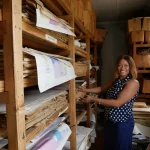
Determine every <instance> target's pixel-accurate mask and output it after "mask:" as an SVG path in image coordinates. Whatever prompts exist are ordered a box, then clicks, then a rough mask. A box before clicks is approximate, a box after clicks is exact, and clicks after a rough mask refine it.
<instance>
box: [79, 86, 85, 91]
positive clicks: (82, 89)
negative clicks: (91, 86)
mask: <svg viewBox="0 0 150 150" xmlns="http://www.w3.org/2000/svg"><path fill="white" fill-rule="evenodd" d="M77 90H78V91H80V92H86V88H85V87H83V86H79V87H78V88H77Z"/></svg>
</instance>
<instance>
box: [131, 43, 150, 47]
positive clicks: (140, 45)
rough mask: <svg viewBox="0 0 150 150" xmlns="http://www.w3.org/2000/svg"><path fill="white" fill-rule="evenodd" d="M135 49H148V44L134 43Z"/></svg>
mask: <svg viewBox="0 0 150 150" xmlns="http://www.w3.org/2000/svg"><path fill="white" fill-rule="evenodd" d="M133 45H134V46H135V47H150V44H149V43H148V44H136V43H134V44H133Z"/></svg>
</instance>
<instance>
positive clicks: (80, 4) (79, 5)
mask: <svg viewBox="0 0 150 150" xmlns="http://www.w3.org/2000/svg"><path fill="white" fill-rule="evenodd" d="M76 7H77V9H76V10H75V11H77V12H75V13H76V15H77V18H78V19H79V20H80V21H81V22H83V13H84V5H83V2H82V0H77V4H76Z"/></svg>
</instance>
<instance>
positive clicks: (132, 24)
mask: <svg viewBox="0 0 150 150" xmlns="http://www.w3.org/2000/svg"><path fill="white" fill-rule="evenodd" d="M141 19H142V18H134V19H130V20H128V31H129V32H131V31H138V30H141Z"/></svg>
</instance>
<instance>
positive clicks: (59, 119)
mask: <svg viewBox="0 0 150 150" xmlns="http://www.w3.org/2000/svg"><path fill="white" fill-rule="evenodd" d="M63 120H64V117H59V118H57V119H56V120H55V121H54V122H52V123H51V124H50V125H49V126H48V127H47V128H46V129H45V130H43V131H42V132H41V133H40V134H38V135H37V136H36V137H34V138H33V139H32V140H31V141H30V142H29V143H27V145H26V149H27V150H29V149H31V148H32V147H33V146H34V145H35V144H36V143H37V142H38V141H39V140H40V139H41V138H42V137H44V136H45V135H46V134H47V133H48V132H50V131H52V130H54V129H55V128H56V127H57V126H58V125H59V124H60V123H61V122H62V121H63Z"/></svg>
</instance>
